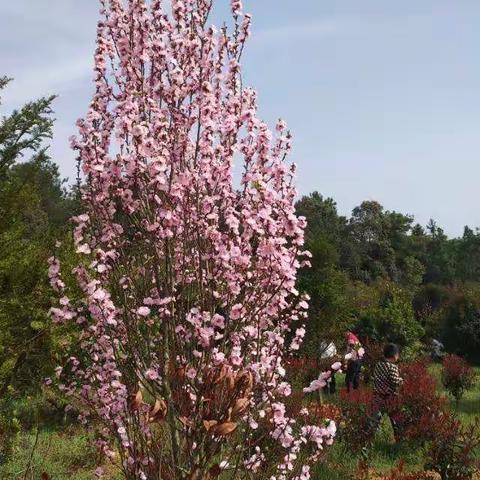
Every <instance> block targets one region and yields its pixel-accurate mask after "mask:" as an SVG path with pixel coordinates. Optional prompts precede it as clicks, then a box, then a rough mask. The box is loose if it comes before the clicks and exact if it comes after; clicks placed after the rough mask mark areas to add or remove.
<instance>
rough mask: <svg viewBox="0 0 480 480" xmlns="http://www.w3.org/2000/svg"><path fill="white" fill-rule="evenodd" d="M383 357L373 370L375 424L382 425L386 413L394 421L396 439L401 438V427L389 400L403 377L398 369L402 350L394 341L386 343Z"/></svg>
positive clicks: (396, 391)
mask: <svg viewBox="0 0 480 480" xmlns="http://www.w3.org/2000/svg"><path fill="white" fill-rule="evenodd" d="M383 357H384V358H383V359H382V360H380V361H379V362H378V363H377V365H376V366H375V369H374V371H373V391H374V394H375V397H374V415H373V417H374V425H375V427H376V428H378V426H379V425H380V421H381V419H382V415H383V414H386V415H388V417H389V418H390V422H391V423H392V427H393V432H394V435H395V440H396V441H397V442H398V440H399V427H398V424H397V422H396V421H395V419H394V418H393V417H392V415H391V412H389V409H388V406H389V401H390V400H391V399H392V398H393V397H394V396H395V395H398V391H399V389H400V386H401V385H402V383H403V379H402V377H401V376H400V370H399V369H398V365H397V363H398V360H399V358H400V350H399V348H398V346H397V345H395V344H394V343H389V344H387V345H385V348H384V349H383Z"/></svg>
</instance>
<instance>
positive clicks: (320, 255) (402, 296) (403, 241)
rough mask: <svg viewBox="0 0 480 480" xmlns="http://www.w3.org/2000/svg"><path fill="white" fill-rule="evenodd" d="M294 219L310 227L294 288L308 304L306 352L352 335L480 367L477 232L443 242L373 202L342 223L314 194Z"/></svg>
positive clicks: (436, 231)
mask: <svg viewBox="0 0 480 480" xmlns="http://www.w3.org/2000/svg"><path fill="white" fill-rule="evenodd" d="M297 212H298V214H299V215H303V216H305V217H306V218H307V220H308V229H307V234H306V242H307V247H308V249H309V250H310V251H311V252H312V254H313V258H312V268H311V269H308V270H305V271H303V272H302V274H301V280H300V281H301V286H302V288H303V289H304V290H306V291H307V292H308V293H309V294H310V296H311V297H312V300H311V312H310V325H309V328H308V338H307V344H306V346H305V348H306V349H307V350H309V351H311V353H314V352H315V351H318V349H319V348H320V347H319V346H320V344H321V343H322V342H323V341H331V340H333V341H335V340H337V341H339V340H340V337H341V336H342V335H343V332H345V330H347V329H353V330H355V331H356V332H358V334H360V335H361V336H362V337H363V338H364V339H367V340H369V341H372V342H382V341H385V340H387V339H388V340H391V341H395V342H398V343H399V344H401V345H402V346H403V347H404V349H405V353H406V354H407V355H408V354H412V355H413V354H416V353H417V352H418V350H420V349H421V348H422V345H425V343H428V342H429V341H430V340H431V339H433V338H436V339H439V340H440V341H442V342H443V343H444V344H445V346H446V348H447V350H449V351H452V352H455V353H460V354H462V355H464V356H467V357H468V358H469V359H470V360H472V361H479V360H480V354H479V352H480V233H479V232H478V230H476V231H474V230H472V229H471V228H469V227H465V230H464V233H463V236H462V237H461V238H455V239H449V238H448V237H447V236H446V235H445V233H444V231H443V230H442V228H441V227H440V226H439V225H437V224H436V222H435V221H433V220H431V221H430V222H429V224H428V225H427V226H426V227H422V226H421V225H419V224H417V223H415V221H414V218H413V217H412V216H410V215H405V214H402V213H398V212H394V211H388V210H386V209H385V208H384V207H383V206H382V205H380V204H379V203H378V202H375V201H365V202H363V203H362V204H361V205H360V206H358V207H356V208H355V209H354V210H353V212H352V215H351V217H350V218H346V217H344V216H341V215H339V214H338V211H337V207H336V204H335V201H334V200H333V199H331V198H324V197H322V195H320V194H319V193H318V192H314V193H312V194H311V195H308V196H305V197H303V198H302V199H301V200H300V201H299V202H298V203H297Z"/></svg>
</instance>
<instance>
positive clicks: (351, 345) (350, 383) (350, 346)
mask: <svg viewBox="0 0 480 480" xmlns="http://www.w3.org/2000/svg"><path fill="white" fill-rule="evenodd" d="M346 338H347V354H346V355H345V359H346V366H345V386H346V387H347V391H348V392H350V391H351V390H357V389H358V387H359V386H360V374H361V373H362V357H363V354H364V350H363V347H362V345H361V343H360V340H359V339H358V338H357V336H356V335H355V334H353V333H352V332H348V333H347V335H346Z"/></svg>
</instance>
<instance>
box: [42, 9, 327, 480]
mask: <svg viewBox="0 0 480 480" xmlns="http://www.w3.org/2000/svg"><path fill="white" fill-rule="evenodd" d="M101 3H102V10H101V12H102V20H101V21H100V22H99V24H98V36H97V49H96V54H95V85H96V91H95V95H94V97H93V99H92V102H91V105H90V109H89V111H88V114H87V115H86V117H85V119H83V120H80V121H79V122H78V127H79V131H80V133H79V136H78V137H77V138H74V139H72V143H73V147H74V148H75V149H76V150H77V151H78V154H79V159H80V161H81V167H82V170H83V173H84V176H85V180H86V182H85V183H86V185H85V189H84V193H83V199H84V205H85V209H86V210H85V213H84V214H82V215H79V216H78V217H77V218H75V219H74V220H75V224H76V226H75V231H74V241H75V245H76V250H77V252H78V254H79V255H80V261H79V263H78V265H77V266H76V267H75V268H74V273H75V277H76V282H75V285H69V287H67V286H66V285H65V283H68V282H67V281H66V279H65V277H63V279H62V274H61V272H60V264H59V260H58V259H57V258H52V259H50V278H51V283H52V285H53V286H54V288H55V289H56V290H57V291H58V292H59V293H60V295H59V296H60V297H61V299H60V304H59V305H58V308H54V309H52V315H53V317H54V318H55V319H56V320H57V321H59V322H74V323H75V324H76V325H78V328H79V344H78V345H77V347H78V348H77V352H76V353H75V354H74V355H71V356H70V358H69V360H68V361H67V362H66V363H65V365H64V366H63V368H59V369H58V372H57V373H58V376H59V377H61V378H64V379H65V380H64V381H63V384H62V388H63V389H64V390H65V392H66V393H67V394H69V395H71V396H72V397H74V398H75V399H77V401H80V404H81V405H82V406H83V409H84V412H85V415H87V414H89V415H91V418H92V419H93V420H94V421H95V424H98V425H100V426H101V431H100V433H101V437H100V438H99V440H98V442H99V446H100V447H101V449H102V450H103V451H104V453H105V454H107V455H109V456H114V455H116V452H117V451H118V454H119V455H120V457H121V464H122V467H123V471H124V475H125V477H126V478H128V479H148V480H150V479H192V480H193V479H199V480H200V479H210V478H216V477H217V476H219V475H221V474H222V472H223V474H222V475H226V476H225V477H224V478H232V479H236V478H262V479H263V478H271V479H278V480H280V479H302V480H303V479H308V478H309V477H310V473H309V469H310V465H311V464H312V462H314V461H315V460H316V459H317V458H318V456H319V455H320V453H321V451H322V448H323V446H324V445H325V444H330V443H331V442H332V439H333V436H334V434H335V424H334V422H333V421H326V422H325V423H322V424H321V425H319V424H313V425H312V424H310V423H311V422H309V420H308V419H309V418H310V417H309V416H308V412H307V411H303V410H302V411H301V413H300V414H299V416H298V418H291V417H289V416H288V415H287V413H286V409H285V404H284V398H285V397H286V396H288V395H289V394H290V390H291V389H290V386H289V384H288V383H287V382H286V381H285V379H284V374H285V371H284V368H283V358H284V356H285V355H286V354H287V353H288V352H289V351H292V350H297V349H298V348H299V346H300V344H301V341H302V337H303V335H304V333H305V329H304V320H305V318H306V310H307V308H308V304H307V301H306V300H308V299H306V298H302V297H301V296H300V295H299V294H298V292H297V290H296V289H295V282H296V272H297V269H298V268H299V267H300V266H301V265H304V264H308V258H307V257H308V256H309V254H308V252H305V251H303V250H302V245H303V230H304V226H305V220H304V219H303V218H297V217H296V216H295V214H294V198H295V194H296V193H295V189H294V187H293V185H292V178H293V173H294V167H293V166H288V165H287V164H286V163H285V157H286V155H287V153H288V151H289V149H290V135H289V133H288V131H287V130H286V126H285V124H284V123H283V122H282V121H279V122H278V124H277V126H276V134H275V135H273V134H272V133H271V131H270V130H269V129H268V127H267V126H266V125H265V124H264V123H263V122H262V121H260V120H259V119H258V118H257V108H256V94H255V92H254V91H253V90H252V89H250V88H246V87H245V86H244V85H243V83H242V78H241V71H240V59H241V55H242V52H243V50H244V45H245V41H246V39H247V37H248V35H249V27H250V17H249V16H248V15H244V14H243V13H242V6H241V2H240V1H239V0H234V1H232V2H231V11H232V22H231V23H232V25H231V28H230V30H228V29H227V27H224V28H222V29H220V30H217V29H215V28H213V27H207V22H208V17H209V14H210V12H211V9H212V0H183V1H182V0H173V1H172V2H171V3H172V5H171V9H168V11H167V7H166V6H165V5H164V2H162V1H161V0H152V1H146V0H129V1H122V0H103V1H102V2H101ZM229 31H231V33H229ZM234 159H235V161H236V162H237V161H238V162H240V163H241V164H242V167H243V171H242V173H241V176H240V179H239V182H238V186H235V183H234V178H233V173H232V168H233V161H234ZM289 332H294V335H293V338H291V335H290V336H289V338H290V340H289V341H287V340H286V338H287V333H289ZM67 379H68V381H67ZM85 418H88V417H85ZM98 473H99V475H100V474H101V472H100V471H99V472H98ZM222 478H223V477H222Z"/></svg>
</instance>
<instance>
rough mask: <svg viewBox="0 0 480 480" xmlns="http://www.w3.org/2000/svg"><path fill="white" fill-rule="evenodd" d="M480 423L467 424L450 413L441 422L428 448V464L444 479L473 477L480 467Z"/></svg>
mask: <svg viewBox="0 0 480 480" xmlns="http://www.w3.org/2000/svg"><path fill="white" fill-rule="evenodd" d="M479 447H480V423H479V421H478V420H477V421H476V422H475V423H474V424H473V425H470V426H468V427H464V426H462V425H461V423H460V422H459V421H458V420H457V419H456V418H455V417H454V416H453V415H448V416H446V417H444V418H443V419H442V421H441V422H439V423H438V425H437V428H436V432H435V437H434V438H433V440H432V443H431V445H430V448H429V450H428V451H427V468H430V469H432V470H433V471H435V472H437V473H438V474H439V475H440V476H441V478H442V480H471V479H472V478H474V475H475V473H477V472H478V471H479V467H480V461H479V459H478V457H477V453H478V448H479Z"/></svg>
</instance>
